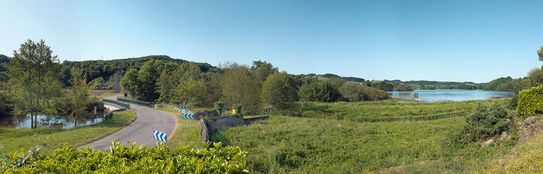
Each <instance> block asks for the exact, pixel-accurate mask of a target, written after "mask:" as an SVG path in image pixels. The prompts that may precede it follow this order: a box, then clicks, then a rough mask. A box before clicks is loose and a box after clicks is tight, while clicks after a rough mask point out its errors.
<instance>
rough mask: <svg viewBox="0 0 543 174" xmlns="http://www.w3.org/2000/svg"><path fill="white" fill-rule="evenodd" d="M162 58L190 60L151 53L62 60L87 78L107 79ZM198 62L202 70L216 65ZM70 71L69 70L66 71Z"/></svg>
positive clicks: (179, 60) (69, 67) (165, 59)
mask: <svg viewBox="0 0 543 174" xmlns="http://www.w3.org/2000/svg"><path fill="white" fill-rule="evenodd" d="M151 59H155V60H162V61H166V62H175V63H185V62H189V61H187V60H183V59H176V58H171V57H170V56H167V55H150V56H144V57H135V58H123V59H113V60H85V61H64V62H62V65H63V69H64V70H65V71H66V70H69V69H71V68H72V67H74V66H75V67H79V68H81V69H82V70H83V72H84V73H85V74H86V75H87V79H89V80H93V79H95V78H98V77H102V78H104V79H105V80H107V79H109V77H111V76H112V75H113V74H115V73H116V72H125V71H126V70H128V69H129V68H140V67H141V66H142V65H143V64H144V63H145V62H147V61H148V60H151ZM193 63H196V64H198V65H199V66H200V69H201V70H202V72H207V71H210V70H212V69H216V67H214V66H212V65H210V64H208V63H197V62H193ZM65 73H69V72H65Z"/></svg>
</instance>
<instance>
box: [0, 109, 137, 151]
mask: <svg viewBox="0 0 543 174" xmlns="http://www.w3.org/2000/svg"><path fill="white" fill-rule="evenodd" d="M135 119H136V112H135V111H132V110H126V111H122V112H115V113H113V118H112V119H109V120H106V121H104V122H102V123H99V124H96V125H92V126H86V127H80V128H75V129H48V128H38V129H14V128H7V129H0V142H1V143H0V154H5V153H10V152H13V151H17V150H19V149H21V148H31V147H34V146H36V145H42V146H44V147H45V149H52V148H56V147H59V146H60V145H61V143H68V144H71V145H73V146H75V147H77V146H81V145H85V144H87V143H90V142H92V141H94V140H97V139H100V138H102V137H104V136H107V135H109V134H112V133H114V132H116V131H118V130H119V129H121V128H123V127H125V126H128V125H130V123H132V122H133V121H134V120H135Z"/></svg>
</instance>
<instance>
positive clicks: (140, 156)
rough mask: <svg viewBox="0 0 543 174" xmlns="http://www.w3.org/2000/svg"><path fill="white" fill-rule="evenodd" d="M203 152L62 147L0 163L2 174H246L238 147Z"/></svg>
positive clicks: (161, 146) (161, 147)
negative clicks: (93, 173)
mask: <svg viewBox="0 0 543 174" xmlns="http://www.w3.org/2000/svg"><path fill="white" fill-rule="evenodd" d="M207 145H208V146H210V147H209V148H205V149H192V148H190V147H188V146H181V147H179V148H176V149H172V150H171V149H168V148H167V147H166V146H165V145H164V144H162V143H160V144H159V145H158V146H154V147H147V148H143V147H141V146H135V145H134V144H132V145H131V146H123V145H122V144H121V143H118V142H113V143H112V146H111V147H110V149H109V150H107V151H105V152H102V151H95V150H92V149H90V148H86V149H76V148H73V147H69V146H66V145H65V146H63V147H61V148H59V149H56V150H53V151H52V152H51V153H49V154H44V153H42V152H40V150H39V148H36V149H32V150H29V151H28V152H26V153H14V154H12V155H11V156H8V157H7V158H6V159H4V160H0V172H2V173H91V172H95V173H247V171H246V161H245V156H246V152H243V151H241V150H240V149H239V147H235V146H226V147H222V144H221V143H213V144H207Z"/></svg>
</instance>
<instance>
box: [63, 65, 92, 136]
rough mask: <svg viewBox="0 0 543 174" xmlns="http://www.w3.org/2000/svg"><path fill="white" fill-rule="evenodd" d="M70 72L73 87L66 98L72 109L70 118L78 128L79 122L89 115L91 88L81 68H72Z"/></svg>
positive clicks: (69, 89)
mask: <svg viewBox="0 0 543 174" xmlns="http://www.w3.org/2000/svg"><path fill="white" fill-rule="evenodd" d="M70 72H71V75H72V78H71V79H70V84H71V86H70V87H69V88H68V90H67V93H66V98H67V100H68V104H69V106H70V108H71V109H70V110H71V112H70V115H69V116H70V117H71V118H73V119H74V127H77V120H78V119H79V118H81V117H84V116H86V115H88V112H87V104H89V101H90V100H89V96H90V95H89V92H90V91H89V90H90V87H89V85H87V78H86V77H85V76H84V75H83V74H82V72H81V70H80V69H79V68H72V69H71V70H70Z"/></svg>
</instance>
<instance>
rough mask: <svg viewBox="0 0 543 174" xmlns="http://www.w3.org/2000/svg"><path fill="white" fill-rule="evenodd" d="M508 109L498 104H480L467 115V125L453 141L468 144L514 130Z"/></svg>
mask: <svg viewBox="0 0 543 174" xmlns="http://www.w3.org/2000/svg"><path fill="white" fill-rule="evenodd" d="M511 118H512V117H511V115H510V114H509V113H508V112H507V110H506V109H505V108H504V107H502V106H500V105H498V104H493V105H491V106H485V105H478V106H477V107H476V108H475V110H474V112H473V113H472V114H470V115H469V116H468V117H466V123H467V124H466V125H465V126H464V129H463V130H462V131H461V132H460V134H458V135H456V136H457V137H455V138H454V139H453V141H456V143H460V144H467V143H470V142H476V141H479V140H485V139H488V138H490V137H493V136H496V135H500V134H501V133H503V132H508V131H510V130H512V127H513V122H512V121H511Z"/></svg>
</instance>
